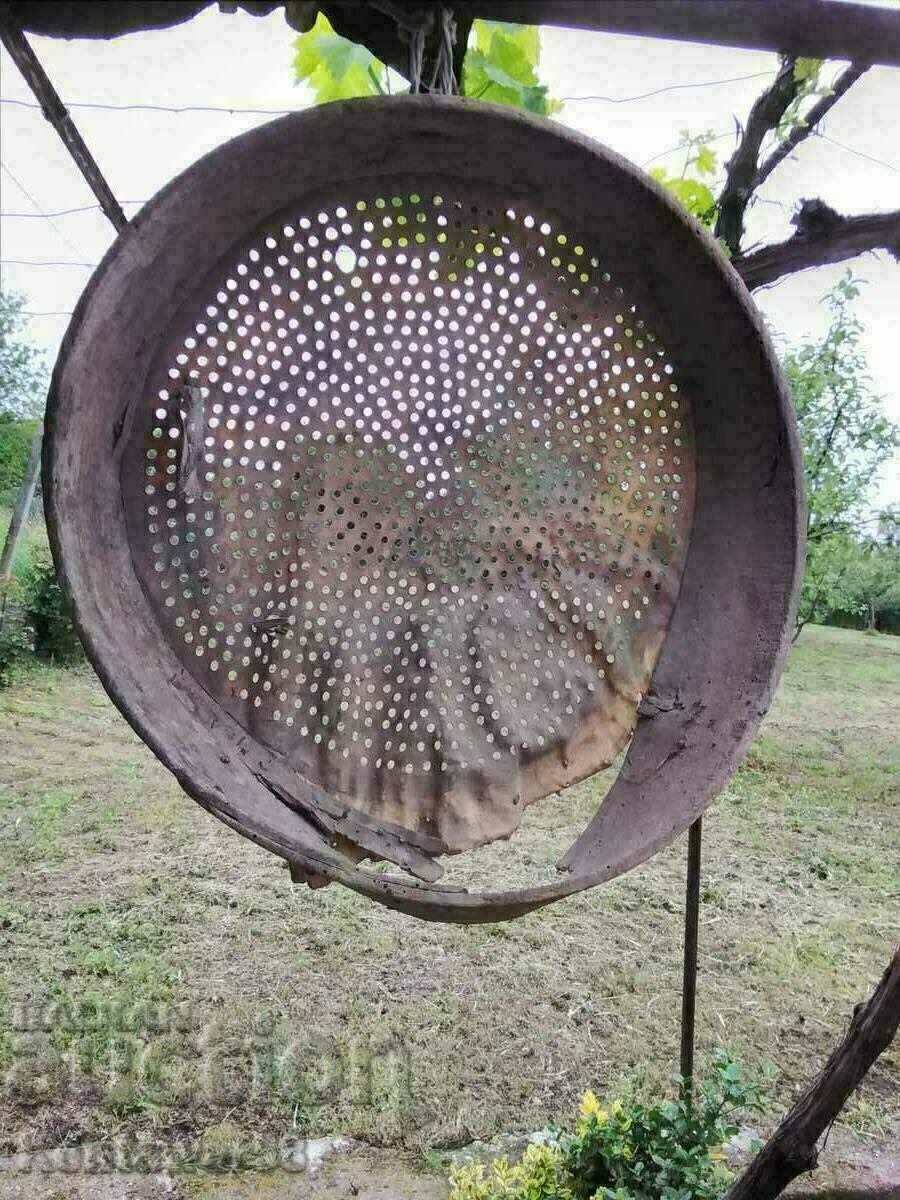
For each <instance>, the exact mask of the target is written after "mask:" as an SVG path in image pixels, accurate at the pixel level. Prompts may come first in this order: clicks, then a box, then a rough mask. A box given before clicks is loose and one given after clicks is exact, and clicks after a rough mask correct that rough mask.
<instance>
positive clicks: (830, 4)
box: [0, 0, 900, 66]
mask: <svg viewBox="0 0 900 1200" xmlns="http://www.w3.org/2000/svg"><path fill="white" fill-rule="evenodd" d="M206 7H207V5H206V4H204V3H203V2H202V0H199V2H196V0H195V2H194V3H171V4H161V3H152V2H151V3H147V4H127V5H126V4H110V3H109V0H83V2H82V3H80V4H77V5H74V4H69V3H57V2H54V0H18V2H13V3H6V4H0V10H3V9H5V10H6V13H7V16H8V19H9V20H10V21H11V22H12V23H15V24H18V25H20V26H21V28H22V29H24V30H25V31H26V32H31V33H37V34H43V35H46V36H50V37H54V36H55V37H69V38H77V37H118V36H120V35H121V34H124V33H134V32H137V31H138V30H141V29H150V28H154V29H155V28H160V27H165V26H168V25H176V24H179V23H180V22H182V21H185V20H190V18H191V17H192V16H195V15H196V14H197V13H198V12H200V11H202V10H203V9H204V8H206ZM235 7H238V8H243V9H245V10H247V11H249V12H252V13H255V14H258V15H264V14H266V13H269V12H271V11H273V10H274V9H275V8H281V7H283V5H282V4H278V3H265V2H263V3H249V2H245V3H237V4H236V5H235ZM297 7H298V8H300V7H303V9H304V12H305V13H306V19H308V12H307V10H306V6H297ZM320 7H321V8H322V10H323V11H324V12H325V13H326V14H327V15H328V17H329V19H332V24H334V18H335V17H336V18H337V19H338V21H340V22H341V23H343V24H345V25H353V26H355V27H357V29H358V30H359V33H360V34H362V39H361V40H363V41H365V42H366V44H368V40H367V38H366V37H365V27H366V26H367V25H370V26H372V27H376V26H380V25H382V24H384V22H385V20H386V10H390V9H394V8H397V9H405V10H410V11H412V10H414V9H418V10H421V7H422V5H421V0H391V2H390V3H389V4H386V3H385V0H380V3H379V4H372V3H370V4H368V5H367V4H365V3H363V0H322V3H321V5H320ZM451 7H452V8H453V10H454V13H455V15H456V18H457V20H462V19H466V20H472V19H474V18H476V17H481V18H483V19H486V20H494V21H515V22H521V23H522V24H526V25H560V26H568V27H569V28H575V29H591V30H597V31H601V32H605V33H625V34H634V35H637V36H641V37H654V38H666V39H669V40H671V41H679V42H700V43H702V44H705V45H713V46H735V47H741V48H744V49H749V50H769V51H777V52H779V53H783V54H793V55H795V56H797V57H808V58H836V59H844V60H846V61H848V62H850V61H853V62H858V63H871V64H882V65H885V66H900V12H898V11H897V10H896V9H885V8H875V7H872V6H870V5H865V4H850V3H845V2H844V0H456V2H455V3H453V4H452V5H451ZM287 15H288V17H289V19H292V12H291V10H289V11H288V14H287ZM293 19H296V18H293ZM357 36H359V34H358V35H357ZM397 44H398V48H399V46H400V42H399V39H397ZM385 54H386V51H385V48H384V47H381V57H383V58H384V57H385ZM393 57H394V56H393V55H391V54H389V53H388V54H387V57H386V61H387V60H393ZM399 58H400V60H401V61H402V58H403V55H402V54H400V55H399Z"/></svg>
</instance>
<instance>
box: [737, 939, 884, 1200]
mask: <svg viewBox="0 0 900 1200" xmlns="http://www.w3.org/2000/svg"><path fill="white" fill-rule="evenodd" d="M898 1027H900V946H898V947H897V949H896V950H895V951H894V957H893V958H892V959H891V963H890V965H889V967H888V969H887V970H886V971H885V973H884V975H883V976H882V978H881V982H880V983H879V984H878V987H877V988H876V989H875V991H874V992H873V994H872V996H871V998H870V999H869V1001H868V1003H867V1004H865V1005H864V1006H861V1007H858V1008H857V1009H856V1011H855V1013H854V1014H853V1020H852V1021H851V1022H850V1028H849V1029H848V1031H847V1033H846V1035H845V1036H844V1038H843V1039H842V1040H841V1042H840V1044H839V1045H838V1046H837V1048H836V1049H835V1050H834V1052H833V1053H832V1055H831V1057H830V1058H829V1059H828V1062H827V1063H826V1064H825V1069H824V1070H823V1071H822V1074H821V1075H820V1076H819V1078H818V1079H817V1080H816V1082H815V1083H814V1084H812V1086H811V1087H809V1088H808V1089H807V1091H806V1093H805V1094H804V1096H803V1097H802V1098H801V1099H800V1100H799V1101H798V1103H797V1104H795V1105H794V1107H793V1108H792V1109H791V1111H790V1112H789V1113H788V1115H787V1116H786V1117H785V1118H784V1120H783V1121H782V1122H781V1124H780V1125H779V1126H778V1129H777V1130H776V1131H775V1133H774V1134H773V1135H772V1137H771V1138H770V1139H769V1141H768V1142H767V1143H766V1145H765V1146H764V1147H763V1148H762V1150H761V1151H760V1152H759V1154H758V1155H757V1156H756V1158H755V1159H754V1160H753V1162H752V1163H751V1164H750V1166H749V1167H748V1169H747V1170H746V1171H745V1172H744V1174H743V1175H742V1176H741V1178H740V1179H739V1180H738V1181H737V1183H735V1184H734V1186H733V1187H732V1188H731V1190H730V1191H729V1192H728V1195H727V1196H726V1197H725V1200H775V1197H776V1196H780V1195H781V1193H782V1191H783V1190H784V1188H786V1187H787V1185H788V1184H789V1183H790V1182H791V1180H792V1179H796V1178H797V1176H798V1175H802V1174H803V1173H804V1171H811V1170H812V1169H813V1168H814V1167H815V1166H816V1165H817V1163H818V1151H817V1149H816V1143H817V1142H818V1140H819V1138H820V1137H821V1136H822V1134H823V1133H824V1132H825V1130H826V1129H828V1128H829V1126H830V1125H831V1124H832V1122H833V1121H834V1120H835V1118H836V1117H837V1115H838V1113H839V1112H840V1111H841V1109H842V1108H843V1107H844V1105H845V1104H846V1103H847V1101H848V1100H849V1099H850V1096H851V1095H852V1094H853V1092H854V1091H855V1090H856V1088H857V1087H858V1086H859V1084H860V1083H861V1082H862V1080H863V1078H864V1077H865V1075H866V1073H867V1072H868V1070H869V1068H870V1067H871V1066H872V1064H873V1063H874V1062H875V1060H876V1059H877V1058H878V1056H879V1055H880V1054H881V1053H882V1052H883V1051H884V1050H886V1049H887V1048H888V1046H889V1045H890V1044H891V1042H892V1041H893V1039H894V1035H895V1034H896V1032H897V1029H898Z"/></svg>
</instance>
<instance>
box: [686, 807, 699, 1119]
mask: <svg viewBox="0 0 900 1200" xmlns="http://www.w3.org/2000/svg"><path fill="white" fill-rule="evenodd" d="M702 843H703V818H702V817H698V818H697V820H696V821H695V822H694V823H693V825H692V826H691V827H690V829H689V830H688V859H687V887H686V889H685V902H684V972H683V981H682V989H681V1078H682V1091H683V1094H684V1096H685V1097H686V1098H687V1099H690V1095H691V1082H692V1080H693V1078H694V1030H695V1025H696V1014H697V955H698V950H699V943H700V852H701V849H702Z"/></svg>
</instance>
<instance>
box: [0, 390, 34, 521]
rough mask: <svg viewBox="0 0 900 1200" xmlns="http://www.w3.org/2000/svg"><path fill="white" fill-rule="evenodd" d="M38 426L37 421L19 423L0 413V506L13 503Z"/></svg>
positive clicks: (4, 413)
mask: <svg viewBox="0 0 900 1200" xmlns="http://www.w3.org/2000/svg"><path fill="white" fill-rule="evenodd" d="M39 425H40V422H39V421H36V420H30V421H21V420H19V419H18V417H14V416H13V414H12V413H10V412H0V504H6V503H9V504H10V505H12V503H13V501H14V498H15V494H16V493H17V492H18V490H19V487H20V486H21V484H22V480H23V478H24V477H25V467H26V465H27V463H28V455H29V453H30V451H31V443H32V441H33V439H34V435H35V434H36V433H37V431H38V427H39Z"/></svg>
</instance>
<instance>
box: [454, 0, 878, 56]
mask: <svg viewBox="0 0 900 1200" xmlns="http://www.w3.org/2000/svg"><path fill="white" fill-rule="evenodd" d="M454 8H455V10H456V12H458V13H459V14H465V15H466V16H478V17H482V18H484V19H487V20H491V21H516V22H521V23H523V24H526V25H563V26H569V27H571V28H575V29H592V30H597V31H601V32H604V33H625V34H634V35H637V36H640V37H652V38H666V39H668V40H670V41H676V42H700V43H702V44H705V45H711V46H734V47H738V48H741V49H746V50H773V51H777V52H778V53H781V54H792V55H795V56H796V57H798V58H801V57H802V58H837V59H846V60H847V61H848V62H850V61H853V62H863V63H872V64H875V63H879V64H883V65H885V66H900V12H898V11H896V10H890V9H884V8H873V7H871V6H869V5H865V4H849V3H844V2H843V0H457V3H456V4H455V5H454Z"/></svg>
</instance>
